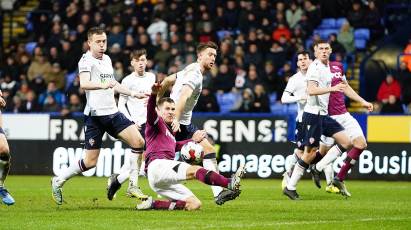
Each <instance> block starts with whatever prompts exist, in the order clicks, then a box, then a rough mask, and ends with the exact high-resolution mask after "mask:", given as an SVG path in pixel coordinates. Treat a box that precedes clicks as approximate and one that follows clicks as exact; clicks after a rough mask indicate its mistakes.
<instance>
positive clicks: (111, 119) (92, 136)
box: [84, 112, 134, 149]
mask: <svg viewBox="0 0 411 230" xmlns="http://www.w3.org/2000/svg"><path fill="white" fill-rule="evenodd" d="M133 124H134V122H132V121H130V120H129V119H128V118H127V117H126V116H124V114H122V113H120V112H117V113H114V114H111V115H106V116H84V126H85V129H86V130H85V142H86V143H85V144H86V149H99V148H101V143H102V138H103V135H104V133H105V132H107V133H108V134H110V135H111V136H112V137H116V138H117V135H118V134H119V133H120V132H121V131H123V130H124V129H125V128H127V127H129V126H130V125H133Z"/></svg>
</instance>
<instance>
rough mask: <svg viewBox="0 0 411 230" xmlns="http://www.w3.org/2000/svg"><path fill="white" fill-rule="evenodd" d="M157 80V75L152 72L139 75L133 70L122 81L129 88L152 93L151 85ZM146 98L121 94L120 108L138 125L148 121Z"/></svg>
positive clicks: (138, 91)
mask: <svg viewBox="0 0 411 230" xmlns="http://www.w3.org/2000/svg"><path fill="white" fill-rule="evenodd" d="M155 82H156V76H155V75H154V74H153V73H150V72H144V75H143V76H138V74H137V73H136V72H133V73H131V74H129V75H128V76H126V77H125V78H124V79H123V81H122V82H121V84H122V85H124V86H125V87H126V88H127V89H129V90H131V91H135V92H137V93H151V87H152V86H153V84H154V83H155ZM145 101H146V99H138V98H135V97H130V96H127V95H123V94H121V95H120V98H119V100H118V110H120V112H122V113H123V114H124V115H126V117H127V118H128V119H130V120H132V121H134V123H136V124H138V125H142V124H144V123H146V121H147V104H146V102H145Z"/></svg>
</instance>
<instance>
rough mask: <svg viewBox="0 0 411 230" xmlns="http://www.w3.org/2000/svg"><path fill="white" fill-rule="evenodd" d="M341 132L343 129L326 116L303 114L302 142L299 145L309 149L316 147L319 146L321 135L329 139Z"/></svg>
mask: <svg viewBox="0 0 411 230" xmlns="http://www.w3.org/2000/svg"><path fill="white" fill-rule="evenodd" d="M343 130H344V128H343V127H342V126H341V125H340V124H339V123H338V122H337V121H336V120H334V119H332V118H331V117H330V116H328V115H318V114H312V113H306V112H304V113H303V119H302V136H303V141H302V142H301V144H302V145H304V146H309V147H318V146H320V140H321V135H324V136H327V137H331V136H333V135H334V134H336V133H338V132H340V131H343Z"/></svg>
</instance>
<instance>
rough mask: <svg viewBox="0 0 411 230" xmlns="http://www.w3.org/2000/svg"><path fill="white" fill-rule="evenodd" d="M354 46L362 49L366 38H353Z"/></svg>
mask: <svg viewBox="0 0 411 230" xmlns="http://www.w3.org/2000/svg"><path fill="white" fill-rule="evenodd" d="M354 46H355V48H356V49H359V50H363V49H365V48H366V47H367V40H365V39H355V40H354Z"/></svg>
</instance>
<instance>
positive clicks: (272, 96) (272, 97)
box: [268, 92, 277, 105]
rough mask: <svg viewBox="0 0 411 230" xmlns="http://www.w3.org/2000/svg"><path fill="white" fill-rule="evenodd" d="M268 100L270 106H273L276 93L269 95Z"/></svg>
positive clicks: (275, 100)
mask: <svg viewBox="0 0 411 230" xmlns="http://www.w3.org/2000/svg"><path fill="white" fill-rule="evenodd" d="M268 98H269V99H270V105H272V104H275V103H276V102H277V93H275V92H274V93H270V94H269V95H268Z"/></svg>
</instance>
